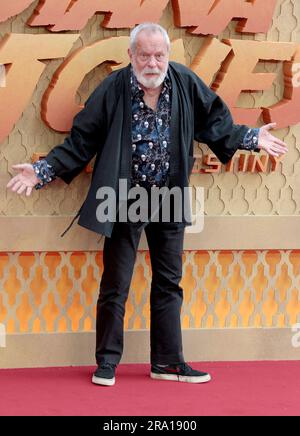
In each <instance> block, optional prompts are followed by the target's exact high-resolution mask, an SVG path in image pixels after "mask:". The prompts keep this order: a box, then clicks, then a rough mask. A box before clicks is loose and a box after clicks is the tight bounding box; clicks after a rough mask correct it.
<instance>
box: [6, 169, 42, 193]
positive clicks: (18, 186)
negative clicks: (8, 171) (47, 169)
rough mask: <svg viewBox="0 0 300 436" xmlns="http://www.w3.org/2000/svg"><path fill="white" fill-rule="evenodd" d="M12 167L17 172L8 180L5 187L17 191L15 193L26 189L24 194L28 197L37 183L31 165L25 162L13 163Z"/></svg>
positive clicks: (37, 180)
mask: <svg viewBox="0 0 300 436" xmlns="http://www.w3.org/2000/svg"><path fill="white" fill-rule="evenodd" d="M12 168H13V169H14V170H17V171H18V172H19V173H18V174H17V175H16V176H15V177H13V178H12V179H11V180H10V181H9V182H8V184H7V186H6V187H7V188H9V189H11V190H12V191H13V192H17V194H22V193H23V192H24V191H26V196H27V197H29V196H30V194H31V192H32V189H33V188H34V186H35V185H36V184H37V183H39V179H38V177H37V176H36V174H35V172H34V169H33V166H32V165H31V164H27V163H25V164H18V165H13V166H12Z"/></svg>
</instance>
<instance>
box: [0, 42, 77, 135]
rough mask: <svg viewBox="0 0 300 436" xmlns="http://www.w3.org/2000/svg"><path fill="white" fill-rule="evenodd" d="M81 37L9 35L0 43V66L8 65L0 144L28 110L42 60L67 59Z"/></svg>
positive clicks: (1, 93) (1, 96)
mask: <svg viewBox="0 0 300 436" xmlns="http://www.w3.org/2000/svg"><path fill="white" fill-rule="evenodd" d="M78 37H79V35H19V34H10V35H7V36H6V37H4V38H3V39H2V41H1V42H0V64H4V65H6V66H7V76H6V87H5V88H0V107H1V108H5V110H2V111H1V120H0V143H1V142H2V141H3V140H4V139H5V138H6V136H7V135H9V133H10V132H11V130H12V129H13V127H14V124H15V123H16V122H17V121H18V119H19V118H20V116H21V114H22V112H23V110H24V109H25V108H26V106H27V104H28V102H29V100H30V98H31V96H32V94H33V92H34V89H35V87H36V85H37V83H38V81H39V78H40V76H41V74H42V73H43V71H44V69H45V68H46V65H45V64H44V63H43V62H40V61H41V60H46V59H57V58H63V57H65V56H66V55H67V54H68V53H69V51H70V50H71V48H72V46H73V44H74V42H75V41H76V40H77V39H78Z"/></svg>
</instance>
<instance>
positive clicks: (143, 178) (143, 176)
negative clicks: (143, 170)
mask: <svg viewBox="0 0 300 436" xmlns="http://www.w3.org/2000/svg"><path fill="white" fill-rule="evenodd" d="M146 179H147V176H145V174H143V175H142V180H143V182H144V181H145V180H146Z"/></svg>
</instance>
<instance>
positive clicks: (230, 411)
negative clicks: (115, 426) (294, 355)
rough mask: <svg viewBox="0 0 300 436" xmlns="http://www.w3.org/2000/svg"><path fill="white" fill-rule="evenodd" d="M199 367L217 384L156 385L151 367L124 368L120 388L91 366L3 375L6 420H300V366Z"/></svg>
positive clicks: (0, 408) (0, 398)
mask: <svg viewBox="0 0 300 436" xmlns="http://www.w3.org/2000/svg"><path fill="white" fill-rule="evenodd" d="M193 366H194V367H195V368H196V369H200V370H201V369H202V370H207V371H208V372H210V373H211V375H212V377H213V380H212V381H211V382H210V383H208V384H203V385H196V384H194V385H193V384H185V383H178V382H167V381H155V380H152V379H150V377H149V376H148V372H149V365H119V367H118V368H117V373H116V375H117V380H116V385H115V386H113V387H102V386H95V385H92V383H91V382H90V378H91V374H92V371H93V369H94V368H91V367H80V368H79V367H78V368H76V367H75V368H43V369H17V370H0V386H1V395H0V415H1V416H3V415H10V416H11V415H22V416H24V415H30V416H32V415H68V416H70V415H71V416H74V415H78V416H81V415H98V416H118V415H119V416H168V415H171V416H176V415H178V416H202V415H230V416H232V415H234V416H236V415H300V380H299V374H300V361H288V362H284V361H280V362H217V363H201V364H200V363H195V364H193Z"/></svg>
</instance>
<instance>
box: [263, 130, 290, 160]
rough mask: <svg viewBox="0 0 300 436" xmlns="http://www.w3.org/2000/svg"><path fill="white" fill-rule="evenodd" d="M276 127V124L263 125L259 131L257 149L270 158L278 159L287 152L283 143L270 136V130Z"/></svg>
mask: <svg viewBox="0 0 300 436" xmlns="http://www.w3.org/2000/svg"><path fill="white" fill-rule="evenodd" d="M275 127H276V123H270V124H265V125H264V126H262V127H261V128H260V130H259V136H258V147H259V148H261V149H262V150H265V151H266V152H267V153H269V154H270V155H272V156H275V157H279V156H280V155H281V154H285V153H286V152H287V151H288V148H287V145H286V143H285V142H283V141H281V140H280V139H278V138H276V136H273V135H271V133H270V130H271V129H274V128H275Z"/></svg>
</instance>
